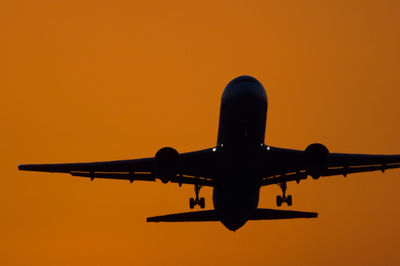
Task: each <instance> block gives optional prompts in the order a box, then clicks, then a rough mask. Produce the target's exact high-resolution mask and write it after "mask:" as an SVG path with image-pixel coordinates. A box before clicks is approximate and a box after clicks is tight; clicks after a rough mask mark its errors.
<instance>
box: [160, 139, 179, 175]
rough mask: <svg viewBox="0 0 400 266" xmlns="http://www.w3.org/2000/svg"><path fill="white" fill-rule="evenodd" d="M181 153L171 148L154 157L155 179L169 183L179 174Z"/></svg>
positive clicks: (163, 149) (162, 149) (166, 148)
mask: <svg viewBox="0 0 400 266" xmlns="http://www.w3.org/2000/svg"><path fill="white" fill-rule="evenodd" d="M178 162H179V153H178V152H177V151H176V150H175V149H174V148H170V147H165V148H161V149H160V150H159V151H158V152H157V153H156V156H155V157H154V171H155V177H156V178H160V179H161V181H162V182H163V183H168V182H169V181H170V180H171V179H172V178H175V177H176V175H177V174H178Z"/></svg>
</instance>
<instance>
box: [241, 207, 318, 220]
mask: <svg viewBox="0 0 400 266" xmlns="http://www.w3.org/2000/svg"><path fill="white" fill-rule="evenodd" d="M317 217H318V213H316V212H300V211H286V210H273V209H257V210H256V211H255V212H254V213H253V214H252V215H250V217H249V220H275V219H295V218H317Z"/></svg>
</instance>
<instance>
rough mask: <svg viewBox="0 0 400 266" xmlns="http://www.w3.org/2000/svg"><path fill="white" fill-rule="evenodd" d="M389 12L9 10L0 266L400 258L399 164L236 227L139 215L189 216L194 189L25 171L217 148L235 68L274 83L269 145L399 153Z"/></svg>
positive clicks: (330, 5)
mask: <svg viewBox="0 0 400 266" xmlns="http://www.w3.org/2000/svg"><path fill="white" fill-rule="evenodd" d="M399 14H400V1H119V0H114V1H102V0H96V1H94V0H93V1H86V0H85V1H52V0H49V1H42V0H35V1H33V0H32V1H9V0H2V1H1V3H0V59H1V61H0V118H1V120H0V121H1V124H2V127H1V128H0V137H1V141H0V147H1V153H0V166H1V177H0V178H1V179H0V180H1V183H2V185H1V188H0V206H1V211H0V264H1V265H42V266H43V265H171V266H172V265H191V266H197V265H199V266H200V265H245V264H248V265H267V264H270V265H398V264H400V255H399V254H400V245H399V241H400V240H399V239H400V228H399V225H400V205H399V203H400V195H399V185H400V170H392V171H387V172H386V173H385V174H382V173H380V172H379V173H366V174H355V175H350V176H348V177H347V178H346V179H345V178H343V177H329V178H321V179H320V180H317V181H315V180H312V179H308V180H306V181H304V182H301V183H300V184H299V185H297V184H296V183H290V184H288V193H289V194H291V195H293V202H294V204H293V206H292V207H286V206H284V207H283V209H291V210H300V211H315V212H318V213H319V217H318V219H308V220H302V219H299V220H288V221H285V220H282V221H253V222H248V223H247V224H246V225H245V226H244V227H243V228H241V229H240V230H239V231H237V232H236V233H233V232H231V231H228V230H227V229H226V228H224V227H223V225H222V224H220V223H176V224H148V223H146V222H145V219H146V217H148V216H154V215H162V214H168V213H176V212H183V211H188V210H189V208H188V199H189V197H191V196H193V187H192V186H185V185H183V186H182V188H179V187H178V185H174V184H168V185H164V184H162V183H161V182H156V183H145V182H134V183H133V184H129V182H124V181H114V180H95V181H93V182H90V180H88V179H85V178H77V177H72V176H70V175H67V174H47V173H29V172H19V171H18V170H17V165H18V164H19V163H62V162H87V161H103V160H117V159H131V158H140V157H147V156H153V155H154V154H155V152H156V151H157V150H158V149H159V148H161V147H164V146H172V147H175V148H176V149H177V150H178V151H180V152H187V151H191V150H197V149H203V148H209V147H212V146H214V145H215V144H216V138H217V128H218V115H219V101H220V96H221V93H222V90H223V89H224V87H225V86H226V84H227V83H228V82H229V81H230V80H231V79H233V78H235V77H236V76H238V75H242V74H248V75H252V76H254V77H255V78H257V79H258V80H259V81H260V82H261V83H262V84H263V85H264V87H265V88H266V92H267V95H268V100H269V110H268V118H267V134H266V143H267V144H269V145H273V146H280V147H286V148H295V149H305V147H306V146H307V145H308V144H310V143H313V142H321V143H323V144H325V145H326V146H327V147H328V148H329V150H330V151H331V152H351V153H378V154H396V153H397V154H400V123H399V117H400V105H399V101H400V73H399V70H400V15H399ZM211 192H212V191H211V189H209V188H204V189H202V191H201V194H202V196H205V197H206V207H208V208H211V207H212V202H211ZM279 193H280V190H279V188H278V186H270V187H266V188H263V189H262V192H261V198H260V204H259V206H260V207H263V208H275V196H276V195H277V194H279Z"/></svg>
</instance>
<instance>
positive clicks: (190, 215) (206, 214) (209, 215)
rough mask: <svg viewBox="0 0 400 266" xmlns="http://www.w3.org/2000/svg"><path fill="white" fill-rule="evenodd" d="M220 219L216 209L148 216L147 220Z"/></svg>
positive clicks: (194, 220)
mask: <svg viewBox="0 0 400 266" xmlns="http://www.w3.org/2000/svg"><path fill="white" fill-rule="evenodd" d="M219 220H220V219H218V216H217V213H216V212H215V210H208V211H198V212H183V213H176V214H168V215H162V216H154V217H149V218H147V222H213V221H219Z"/></svg>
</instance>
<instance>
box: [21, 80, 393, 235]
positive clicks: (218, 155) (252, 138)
mask: <svg viewBox="0 0 400 266" xmlns="http://www.w3.org/2000/svg"><path fill="white" fill-rule="evenodd" d="M267 107H268V101H267V95H266V93H265V89H264V87H263V86H262V85H261V83H260V82H259V81H257V80H256V79H255V78H253V77H250V76H240V77H237V78H235V79H233V80H232V81H231V82H229V84H228V85H227V86H226V88H225V90H224V92H223V94H222V98H221V107H220V120H219V130H218V139H217V145H216V146H215V147H213V148H210V149H205V150H200V151H194V152H188V153H178V152H177V151H176V150H175V149H173V148H170V147H165V148H162V149H160V150H159V151H157V153H156V155H155V156H154V157H152V158H144V159H133V160H121V161H108V162H93V163H66V164H23V165H18V169H19V170H25V171H41V172H56V173H69V174H71V175H73V176H81V177H88V178H90V179H91V180H93V179H94V178H108V179H124V180H129V181H130V182H131V183H132V182H133V181H137V180H140V181H156V180H157V179H160V180H161V181H162V182H163V183H168V182H171V183H177V184H179V186H181V185H182V184H190V185H194V191H195V197H194V198H190V201H189V206H190V208H191V209H193V208H194V207H195V206H196V205H199V206H200V207H201V208H202V209H203V208H204V207H205V200H204V198H202V197H201V198H200V197H199V193H200V189H201V188H202V187H203V186H209V187H213V203H214V209H212V210H206V211H197V212H185V213H178V214H170V215H163V216H156V217H149V218H147V221H148V222H200V221H220V222H222V223H223V225H224V226H225V227H227V228H228V229H229V230H232V231H236V230H237V229H239V228H240V227H242V226H243V225H244V224H245V223H246V222H247V221H248V220H272V219H292V218H315V217H317V216H318V214H317V213H314V212H300V211H288V210H273V209H259V208H257V206H258V201H259V194H260V188H261V187H262V186H268V185H273V184H276V185H278V186H279V187H280V188H281V190H282V195H278V196H277V197H276V204H277V206H281V205H282V203H286V204H287V205H289V206H291V205H292V196H291V195H286V188H287V186H286V183H287V182H290V181H296V182H297V183H299V182H300V180H303V179H306V178H307V177H308V176H311V177H312V178H313V179H318V178H320V177H321V176H334V175H343V176H344V177H346V176H347V175H348V174H352V173H360V172H369V171H382V172H384V171H385V170H386V169H392V168H399V167H400V155H365V154H343V153H330V152H329V150H328V149H327V148H326V147H325V146H324V145H322V144H319V143H314V144H310V145H309V146H308V147H307V148H306V149H305V150H304V151H302V150H291V149H283V148H277V147H272V146H269V145H266V144H265V143H264V137H265V124H266V116H267Z"/></svg>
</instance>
